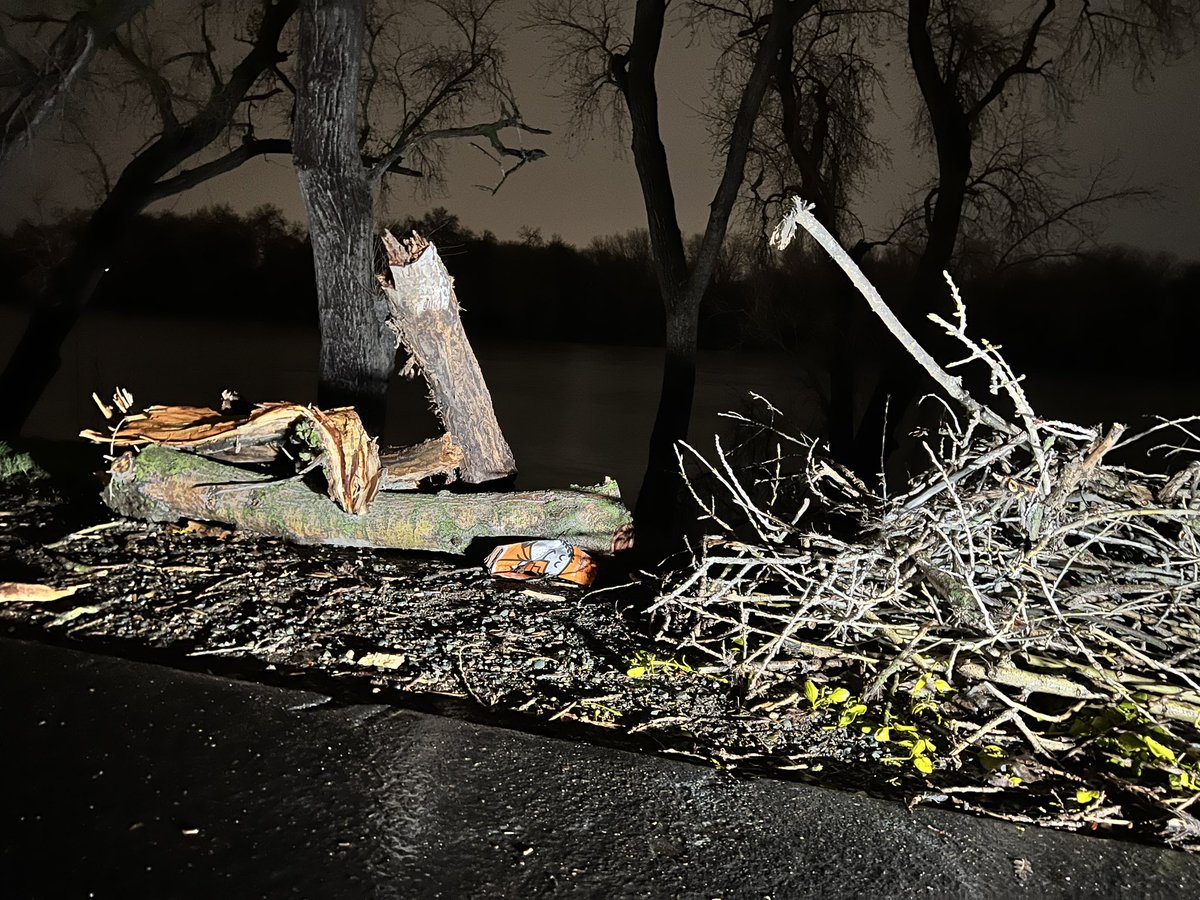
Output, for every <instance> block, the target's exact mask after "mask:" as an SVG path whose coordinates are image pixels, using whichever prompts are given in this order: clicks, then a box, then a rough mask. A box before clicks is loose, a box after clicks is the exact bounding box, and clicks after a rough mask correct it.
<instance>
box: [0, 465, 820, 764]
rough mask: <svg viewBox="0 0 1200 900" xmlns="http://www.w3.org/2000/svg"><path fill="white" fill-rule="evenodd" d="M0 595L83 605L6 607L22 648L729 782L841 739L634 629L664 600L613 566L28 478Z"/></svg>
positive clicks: (8, 492) (8, 508) (9, 510)
mask: <svg viewBox="0 0 1200 900" xmlns="http://www.w3.org/2000/svg"><path fill="white" fill-rule="evenodd" d="M97 486H98V482H97ZM0 581H16V582H26V583H37V584H46V585H50V586H53V587H55V588H60V589H62V588H75V589H76V591H75V593H73V594H71V595H70V596H67V597H63V598H61V599H57V600H52V601H49V602H40V603H30V602H7V603H0V622H3V623H4V624H5V626H6V630H7V631H8V632H9V633H10V634H12V635H13V636H36V637H38V638H39V639H42V640H47V641H52V642H54V643H61V644H65V645H75V646H86V647H87V648H89V649H93V650H96V649H103V650H109V651H111V652H113V653H117V654H121V655H127V656H134V657H137V658H150V659H154V660H157V661H160V662H166V663H168V664H172V665H177V666H182V667H186V668H201V669H213V670H218V671H222V672H231V673H242V674H245V675H246V676H248V677H253V678H263V677H267V678H276V679H280V678H287V679H288V680H289V683H293V684H294V683H295V679H297V678H300V679H303V680H305V681H306V682H308V683H311V684H313V685H316V686H319V687H320V688H321V689H322V690H325V691H334V692H335V693H342V694H344V695H347V696H355V697H359V698H361V697H363V696H370V697H372V698H373V699H375V700H380V699H385V700H391V701H393V702H407V703H410V704H411V703H413V702H416V703H417V704H418V705H423V706H429V707H434V708H441V709H444V710H448V711H451V712H453V713H454V714H457V715H466V716H468V717H476V718H479V719H481V720H488V721H496V720H497V719H501V720H504V721H506V722H509V723H511V724H515V725H517V726H518V727H526V728H534V729H538V728H549V729H553V730H556V731H562V732H564V733H568V734H571V733H574V734H578V735H580V736H589V737H600V738H601V739H603V740H605V741H606V742H614V743H618V744H623V745H633V746H637V747H644V748H646V749H653V750H660V751H667V752H673V753H681V754H687V755H691V756H695V757H697V758H699V759H702V760H706V761H711V762H712V763H713V764H718V765H723V766H726V767H735V766H736V765H737V764H738V761H739V759H740V758H741V757H756V756H759V755H761V754H765V753H770V752H775V751H778V749H779V748H780V747H781V745H786V746H788V747H795V746H797V745H800V744H802V745H804V746H805V747H807V748H809V750H810V752H811V750H812V749H813V747H814V743H816V744H820V743H822V742H824V743H828V742H829V740H830V738H829V737H828V733H827V732H823V731H822V730H821V729H820V728H818V727H817V726H816V723H814V722H811V721H810V722H804V721H801V720H797V719H796V718H794V717H778V716H773V715H772V714H771V713H770V712H763V713H762V714H755V713H753V712H751V711H749V710H743V709H741V708H740V706H739V703H738V698H737V690H736V686H735V685H731V684H730V683H729V682H728V680H725V679H721V678H718V677H716V676H713V675H709V674H704V673H701V672H697V671H693V670H691V669H690V667H688V666H687V665H686V664H684V663H682V661H679V660H677V659H676V657H675V655H674V652H673V649H672V648H671V647H670V646H661V647H656V646H654V643H653V641H652V640H651V638H650V637H649V636H648V629H649V627H650V625H651V624H652V623H649V622H647V621H646V620H645V619H644V618H643V617H642V616H640V615H639V610H640V609H641V608H644V607H645V606H646V605H648V603H649V599H650V597H651V596H652V593H653V587H652V585H649V584H642V585H637V584H634V583H631V582H630V580H629V578H628V575H627V574H626V573H622V572H620V571H619V566H618V565H617V564H610V567H609V569H608V571H604V572H602V573H601V578H600V580H599V582H598V586H597V587H595V588H592V589H590V590H583V589H580V588H576V587H574V586H571V585H568V584H565V583H562V582H552V581H541V582H508V581H502V580H498V579H495V578H492V577H491V576H489V575H487V574H486V572H485V571H484V569H483V567H482V564H481V560H475V559H469V558H465V557H454V556H441V555H435V554H417V553H405V552H398V551H376V550H357V549H345V548H331V547H320V546H292V545H288V544H285V543H282V542H280V541H276V540H269V539H264V538H260V537H257V536H255V535H252V534H245V533H238V532H236V531H233V530H231V529H226V528H224V527H221V526H215V525H206V524H201V523H196V522H189V523H179V524H176V525H157V524H147V523H142V522H136V521H131V520H123V519H118V518H116V517H115V516H114V515H113V514H112V513H111V512H109V511H108V510H107V509H106V508H105V507H103V506H102V505H101V503H100V502H99V500H98V498H97V497H96V496H95V495H94V494H93V495H90V496H89V495H88V494H87V493H86V491H85V490H84V489H83V488H82V487H80V486H78V485H77V486H74V487H73V488H72V489H71V490H69V491H64V490H61V489H58V488H56V487H54V486H52V483H51V482H50V481H49V480H45V479H43V480H35V481H29V480H26V479H23V478H22V479H15V480H12V481H9V482H5V483H2V484H0ZM614 582H616V583H614ZM676 663H679V664H676ZM639 668H640V670H641V671H640V672H639ZM631 673H632V674H631Z"/></svg>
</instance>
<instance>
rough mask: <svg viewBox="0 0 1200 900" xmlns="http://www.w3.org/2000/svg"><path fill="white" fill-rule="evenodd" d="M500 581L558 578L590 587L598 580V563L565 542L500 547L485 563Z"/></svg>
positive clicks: (504, 545) (525, 542)
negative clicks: (504, 579) (502, 579)
mask: <svg viewBox="0 0 1200 900" xmlns="http://www.w3.org/2000/svg"><path fill="white" fill-rule="evenodd" d="M484 566H486V567H487V570H488V571H489V572H490V573H491V574H493V575H495V576H497V577H499V578H516V579H527V578H559V579H562V580H563V581H570V582H572V583H573V584H578V585H582V586H583V587H587V586H588V585H589V584H591V583H592V581H593V580H594V579H595V577H596V561H595V560H594V559H592V558H591V557H590V556H588V554H587V553H585V552H584V551H583V550H580V549H579V548H578V547H576V546H575V545H574V544H568V543H567V542H566V541H559V540H552V541H521V542H520V543H519V544H501V545H500V546H499V547H497V548H496V549H495V550H493V551H492V552H491V553H489V554H488V558H487V559H486V560H485V561H484Z"/></svg>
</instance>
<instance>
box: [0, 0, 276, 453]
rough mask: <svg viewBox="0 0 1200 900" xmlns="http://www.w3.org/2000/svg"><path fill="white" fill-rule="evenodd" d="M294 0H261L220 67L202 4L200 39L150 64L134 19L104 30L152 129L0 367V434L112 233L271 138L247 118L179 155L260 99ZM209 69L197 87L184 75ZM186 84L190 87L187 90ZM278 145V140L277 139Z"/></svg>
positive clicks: (15, 420)
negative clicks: (179, 75)
mask: <svg viewBox="0 0 1200 900" xmlns="http://www.w3.org/2000/svg"><path fill="white" fill-rule="evenodd" d="M295 7H296V2H295V0H263V4H262V6H261V8H260V9H259V10H258V12H257V16H256V18H255V19H254V28H253V30H252V31H251V36H250V38H249V39H248V41H247V43H249V45H250V49H249V50H248V51H247V52H246V53H245V55H244V56H242V58H241V59H240V60H239V61H238V63H237V64H236V65H235V66H234V67H233V68H232V70H230V71H228V72H225V71H223V70H222V68H221V66H220V65H219V63H218V60H217V55H216V47H215V46H214V44H213V42H212V41H211V40H208V39H207V16H206V14H205V12H204V9H203V8H202V10H201V14H200V28H201V32H202V34H203V35H204V37H205V39H204V40H203V41H202V43H201V44H200V49H197V50H195V51H193V52H190V53H187V54H185V55H183V56H182V57H178V58H175V59H174V60H171V61H169V62H168V61H164V62H163V64H162V65H160V66H156V65H153V64H152V63H151V61H150V57H148V56H147V55H145V54H144V53H143V51H147V50H149V49H150V48H148V47H147V46H145V45H144V44H142V45H140V46H139V42H138V38H139V37H141V36H142V35H144V31H143V30H142V29H134V28H132V27H127V28H126V29H125V33H124V34H123V35H118V34H116V33H115V32H114V33H113V34H111V35H110V36H109V40H110V41H111V42H112V44H113V47H114V49H115V50H116V52H117V54H119V55H120V57H121V58H122V60H124V61H125V64H126V65H127V66H128V70H127V75H126V78H128V77H129V75H130V74H131V75H132V80H133V81H134V82H135V83H137V84H139V85H140V86H141V87H142V88H143V89H144V90H145V91H146V94H147V96H148V97H149V99H150V101H151V103H152V105H153V108H154V110H155V113H156V116H157V120H158V121H157V125H158V129H159V130H158V132H157V134H156V135H155V136H154V137H153V138H152V139H151V140H150V141H149V142H148V143H147V144H146V145H145V146H143V147H142V148H141V149H140V150H139V151H138V152H137V153H136V154H135V155H134V157H133V159H132V160H131V161H130V162H129V163H128V164H127V165H126V166H125V168H124V169H123V170H122V172H121V174H120V176H119V177H118V178H117V179H116V181H115V182H114V183H113V184H112V187H111V189H110V190H109V191H108V192H107V195H106V196H105V197H104V200H103V201H102V202H101V203H100V205H99V207H97V209H96V210H95V212H94V213H92V215H91V216H90V218H89V219H88V221H87V224H86V225H85V226H84V227H83V228H82V229H81V230H80V232H79V233H78V235H77V237H76V240H75V243H74V247H73V250H72V252H71V253H70V255H69V256H68V257H67V258H66V259H65V260H64V262H63V263H62V264H60V265H59V266H57V267H56V268H55V270H54V272H53V274H52V275H51V277H50V279H49V282H48V284H47V287H46V291H45V294H44V296H43V299H42V302H41V303H40V304H39V306H38V308H37V309H36V310H35V311H34V313H33V315H32V316H31V318H30V321H29V324H28V326H27V327H26V330H25V333H24V334H23V335H22V337H21V340H20V341H19V342H18V344H17V347H16V349H15V350H14V351H13V354H12V356H11V357H10V358H9V361H8V365H7V366H6V367H5V369H4V371H3V374H0V396H3V397H4V398H5V402H4V403H3V404H0V434H14V435H15V434H16V433H17V432H19V431H20V428H21V426H22V425H23V424H24V422H25V420H26V418H28V416H29V413H30V412H31V411H32V410H33V407H34V404H36V402H37V399H38V397H40V396H41V394H42V391H43V390H44V389H45V386H46V385H47V384H48V383H49V382H50V379H51V378H53V376H54V374H55V372H57V371H58V367H59V348H60V346H61V344H62V341H63V339H64V338H65V337H66V336H67V334H69V333H70V331H71V329H72V328H73V327H74V325H75V322H76V321H77V320H78V318H79V315H80V313H81V312H82V311H83V308H84V307H85V305H86V304H87V302H88V301H89V300H90V299H91V296H92V294H93V292H94V291H95V289H96V285H97V283H98V282H99V280H100V278H101V276H102V275H103V273H104V270H105V268H106V267H107V265H108V261H109V259H110V257H111V254H112V252H113V248H114V246H115V245H116V242H117V241H118V240H119V239H120V236H121V235H122V234H123V233H124V231H125V229H126V228H127V227H128V226H129V224H130V222H131V221H133V219H134V217H136V216H137V215H138V213H140V212H141V211H142V210H143V209H145V207H146V206H147V205H149V204H150V203H152V202H153V201H155V200H161V199H163V198H164V197H169V196H171V195H172V194H175V193H178V192H179V191H182V190H186V189H187V188H189V187H192V186H193V185H195V184H198V183H200V182H202V181H204V180H206V179H207V178H211V177H213V176H214V175H216V174H219V173H220V172H225V171H229V170H230V169H232V168H234V167H235V166H237V165H239V164H240V163H241V162H242V161H244V160H245V159H248V158H251V157H253V156H254V155H256V154H258V153H263V152H269V151H270V150H271V149H272V147H271V146H270V145H264V144H263V143H262V142H258V141H255V140H254V138H253V129H252V127H250V126H248V125H245V126H243V127H242V128H241V129H240V130H241V131H242V133H243V134H244V135H245V140H243V142H242V144H241V145H240V146H238V147H236V148H234V149H232V150H229V151H228V152H225V153H223V154H221V155H219V156H217V157H215V158H210V159H209V160H208V161H207V162H204V163H202V164H200V165H197V166H196V167H195V168H193V169H190V170H189V169H183V168H181V167H182V166H183V165H185V164H186V163H188V162H189V161H192V160H194V159H197V158H199V157H200V156H201V155H202V154H203V153H204V151H206V150H207V149H208V148H210V147H211V146H212V145H214V144H215V143H216V142H217V141H218V140H219V139H220V138H221V137H222V136H223V135H227V134H229V132H230V130H231V129H235V128H237V126H236V125H235V123H237V122H238V121H239V119H238V113H239V110H245V109H246V107H247V106H248V105H250V104H252V103H254V102H255V101H256V100H261V99H262V98H263V97H264V96H266V95H267V94H269V93H270V92H271V91H272V90H273V85H274V82H275V79H276V66H277V65H278V64H279V63H280V62H282V61H283V59H284V58H285V54H284V53H283V52H282V51H281V50H280V49H279V40H280V35H281V34H282V32H283V28H284V26H285V25H286V24H287V22H288V20H289V19H290V18H291V16H292V13H293V12H294V11H295ZM181 63H183V64H186V70H187V75H186V76H185V77H184V79H183V82H184V84H181V83H173V82H172V81H171V80H169V71H168V69H169V68H170V66H172V65H173V66H179V65H180V64H181ZM201 73H203V74H204V75H206V76H207V86H206V88H204V89H201V87H200V86H199V85H198V84H194V83H192V81H193V79H196V80H197V81H198V80H199V75H200V74H201ZM188 88H190V90H188ZM275 149H277V148H275Z"/></svg>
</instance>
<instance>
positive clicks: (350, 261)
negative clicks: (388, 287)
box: [293, 0, 395, 434]
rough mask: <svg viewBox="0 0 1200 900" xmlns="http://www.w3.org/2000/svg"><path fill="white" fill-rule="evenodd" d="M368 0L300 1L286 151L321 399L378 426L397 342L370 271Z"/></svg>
mask: <svg viewBox="0 0 1200 900" xmlns="http://www.w3.org/2000/svg"><path fill="white" fill-rule="evenodd" d="M365 28H366V2H365V0H305V2H304V3H303V4H302V6H301V13H300V67H299V82H298V84H297V95H296V121H295V128H294V137H293V154H294V161H295V166H296V173H297V177H298V179H299V182H300V192H301V194H302V195H303V197H304V206H305V209H306V211H307V213H308V231H309V235H310V237H311V240H312V247H313V262H314V264H315V266H316V273H317V304H318V311H319V321H320V329H321V356H320V384H319V388H318V404H319V405H320V406H322V407H325V408H329V407H335V406H353V407H354V408H355V409H357V410H358V412H359V415H360V416H361V417H362V419H363V422H364V424H365V425H366V426H367V430H368V431H371V432H372V433H374V434H379V433H381V432H382V430H383V424H384V409H385V405H384V404H385V398H386V392H387V384H388V378H389V376H390V375H391V371H392V365H393V362H394V360H395V346H394V342H393V340H392V335H391V333H390V331H389V330H388V328H387V303H386V301H385V299H384V297H383V293H382V292H381V290H380V288H379V286H378V284H376V282H375V278H374V271H373V270H374V258H375V257H374V237H373V229H374V223H375V197H374V182H373V180H372V179H371V178H370V177H369V175H368V173H367V171H366V169H365V168H364V166H363V162H362V157H361V155H360V152H359V148H358V82H359V72H360V68H361V58H362V51H363V35H364V32H365Z"/></svg>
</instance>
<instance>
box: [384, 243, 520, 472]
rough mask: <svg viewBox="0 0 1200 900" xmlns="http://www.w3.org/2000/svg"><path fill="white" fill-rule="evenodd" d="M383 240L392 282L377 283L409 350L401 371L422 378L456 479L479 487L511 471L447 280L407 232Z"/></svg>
mask: <svg viewBox="0 0 1200 900" xmlns="http://www.w3.org/2000/svg"><path fill="white" fill-rule="evenodd" d="M383 245H384V248H385V249H386V251H387V255H388V264H389V269H390V270H391V274H392V284H391V285H388V284H387V283H386V281H385V283H384V293H385V294H386V295H387V300H388V307H389V308H390V311H391V315H390V317H389V320H388V321H389V324H390V325H391V327H392V329H393V330H394V331H395V332H396V338H397V344H398V345H399V344H403V345H404V347H405V348H406V349H407V350H408V352H409V353H410V354H412V356H411V358H410V359H409V362H408V365H407V366H406V367H405V371H406V373H409V374H411V372H412V368H413V367H414V366H415V367H416V368H418V369H419V370H420V372H421V374H423V375H424V376H425V380H426V381H427V382H428V383H429V392H430V396H431V397H432V399H433V405H434V409H435V410H436V411H437V414H438V416H439V418H440V419H441V421H442V424H443V425H444V426H445V428H446V431H447V432H448V433H449V434H450V436H451V438H453V440H454V443H455V444H457V445H458V446H459V447H461V448H462V450H463V462H462V465H461V466H460V467H459V474H460V476H461V478H462V480H463V481H466V482H468V483H470V484H481V483H483V482H486V481H495V480H497V479H500V478H507V477H508V476H510V475H513V474H515V473H516V471H517V466H516V463H515V462H514V461H513V454H512V450H511V449H510V448H509V446H508V442H507V441H505V440H504V435H503V433H502V432H501V431H500V424H499V423H498V422H497V421H496V413H495V410H494V409H493V408H492V395H491V393H489V391H488V388H487V384H486V383H485V382H484V380H483V373H482V372H481V371H480V370H479V362H478V361H477V360H476V359H475V353H474V351H473V350H472V349H471V344H470V342H469V341H468V340H467V335H466V332H464V331H463V327H462V319H461V317H460V316H459V308H458V299H457V298H456V297H455V296H454V280H453V279H452V278H451V277H450V273H449V272H447V271H446V266H445V265H444V264H443V263H442V258H441V256H439V255H438V252H437V247H435V246H434V245H433V244H431V243H429V241H427V240H425V239H424V238H423V237H421V236H420V235H418V234H415V233H414V234H413V235H412V237H409V238H405V239H404V240H403V241H399V240H397V239H396V238H395V237H393V236H392V233H391V232H390V231H385V232H384V234H383Z"/></svg>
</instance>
